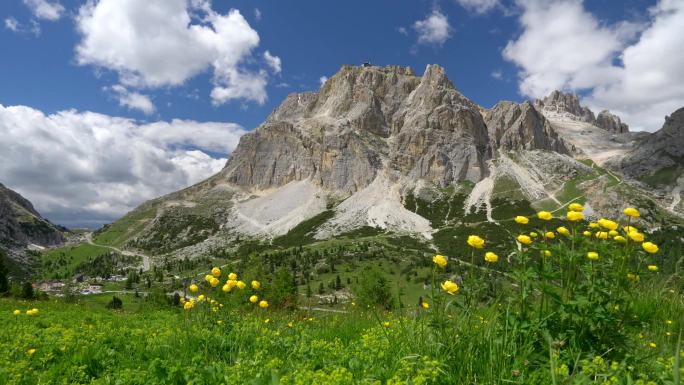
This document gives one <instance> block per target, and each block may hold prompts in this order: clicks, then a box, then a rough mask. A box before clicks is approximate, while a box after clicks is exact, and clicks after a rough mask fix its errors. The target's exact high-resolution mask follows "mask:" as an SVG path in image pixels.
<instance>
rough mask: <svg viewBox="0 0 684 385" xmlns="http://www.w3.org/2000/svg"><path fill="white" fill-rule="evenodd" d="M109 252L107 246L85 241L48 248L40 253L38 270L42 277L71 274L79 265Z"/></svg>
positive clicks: (60, 276) (59, 276)
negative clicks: (74, 244)
mask: <svg viewBox="0 0 684 385" xmlns="http://www.w3.org/2000/svg"><path fill="white" fill-rule="evenodd" d="M110 252H111V250H110V249H108V248H105V247H100V246H94V245H90V244H87V243H83V244H80V245H78V246H64V247H58V248H55V249H50V250H49V251H47V252H45V253H43V254H42V255H41V263H40V265H41V266H40V268H39V270H40V272H41V275H42V276H43V277H44V278H56V277H58V278H63V277H66V276H71V275H72V274H73V273H74V271H75V270H76V268H77V267H78V266H79V265H81V264H83V263H86V262H88V261H91V260H93V259H95V258H96V257H97V256H99V255H102V254H106V253H110Z"/></svg>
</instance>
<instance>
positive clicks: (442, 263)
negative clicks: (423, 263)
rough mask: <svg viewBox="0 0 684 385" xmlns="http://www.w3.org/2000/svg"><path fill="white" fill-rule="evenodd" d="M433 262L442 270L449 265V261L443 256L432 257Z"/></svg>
mask: <svg viewBox="0 0 684 385" xmlns="http://www.w3.org/2000/svg"><path fill="white" fill-rule="evenodd" d="M432 262H434V263H435V265H437V266H439V267H441V268H445V267H446V265H447V259H446V258H445V257H444V256H443V255H435V256H434V257H432Z"/></svg>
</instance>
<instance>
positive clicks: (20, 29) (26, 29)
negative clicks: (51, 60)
mask: <svg viewBox="0 0 684 385" xmlns="http://www.w3.org/2000/svg"><path fill="white" fill-rule="evenodd" d="M4 21H5V28H6V29H9V30H10V31H12V32H14V33H30V34H33V35H35V36H38V35H40V25H39V24H38V22H36V21H35V20H31V21H30V22H29V23H27V24H22V23H20V22H19V21H18V20H17V19H15V18H14V17H11V16H10V17H7V18H5V20H4Z"/></svg>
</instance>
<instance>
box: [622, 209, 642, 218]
mask: <svg viewBox="0 0 684 385" xmlns="http://www.w3.org/2000/svg"><path fill="white" fill-rule="evenodd" d="M623 213H625V215H627V216H628V217H632V218H639V217H640V216H641V214H640V213H639V210H637V209H635V208H634V207H627V208H626V209H625V210H624V211H623Z"/></svg>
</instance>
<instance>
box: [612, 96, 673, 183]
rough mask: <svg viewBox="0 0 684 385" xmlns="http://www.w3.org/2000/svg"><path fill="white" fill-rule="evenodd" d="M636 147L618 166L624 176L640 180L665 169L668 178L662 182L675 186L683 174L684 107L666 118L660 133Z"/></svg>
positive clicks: (649, 137) (648, 137) (647, 138)
mask: <svg viewBox="0 0 684 385" xmlns="http://www.w3.org/2000/svg"><path fill="white" fill-rule="evenodd" d="M635 147H636V149H635V151H633V152H632V153H631V154H629V155H628V156H626V157H624V158H623V159H622V160H621V161H620V164H619V166H618V167H619V168H621V169H622V170H623V172H624V173H625V174H627V175H629V176H632V177H634V178H637V179H639V178H643V177H645V176H648V175H653V174H654V173H656V172H658V171H660V170H665V171H666V174H667V175H663V177H664V178H662V179H661V181H662V182H663V183H664V184H674V183H675V182H676V180H677V178H678V177H679V176H681V175H684V107H683V108H680V109H678V110H677V111H675V112H673V113H672V114H671V115H670V116H668V117H666V118H665V124H663V127H662V128H661V129H660V130H658V131H656V132H654V133H653V134H651V135H649V136H647V137H645V138H644V139H643V140H642V141H641V142H640V143H638V144H637V146H635ZM668 182H669V183H668Z"/></svg>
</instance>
